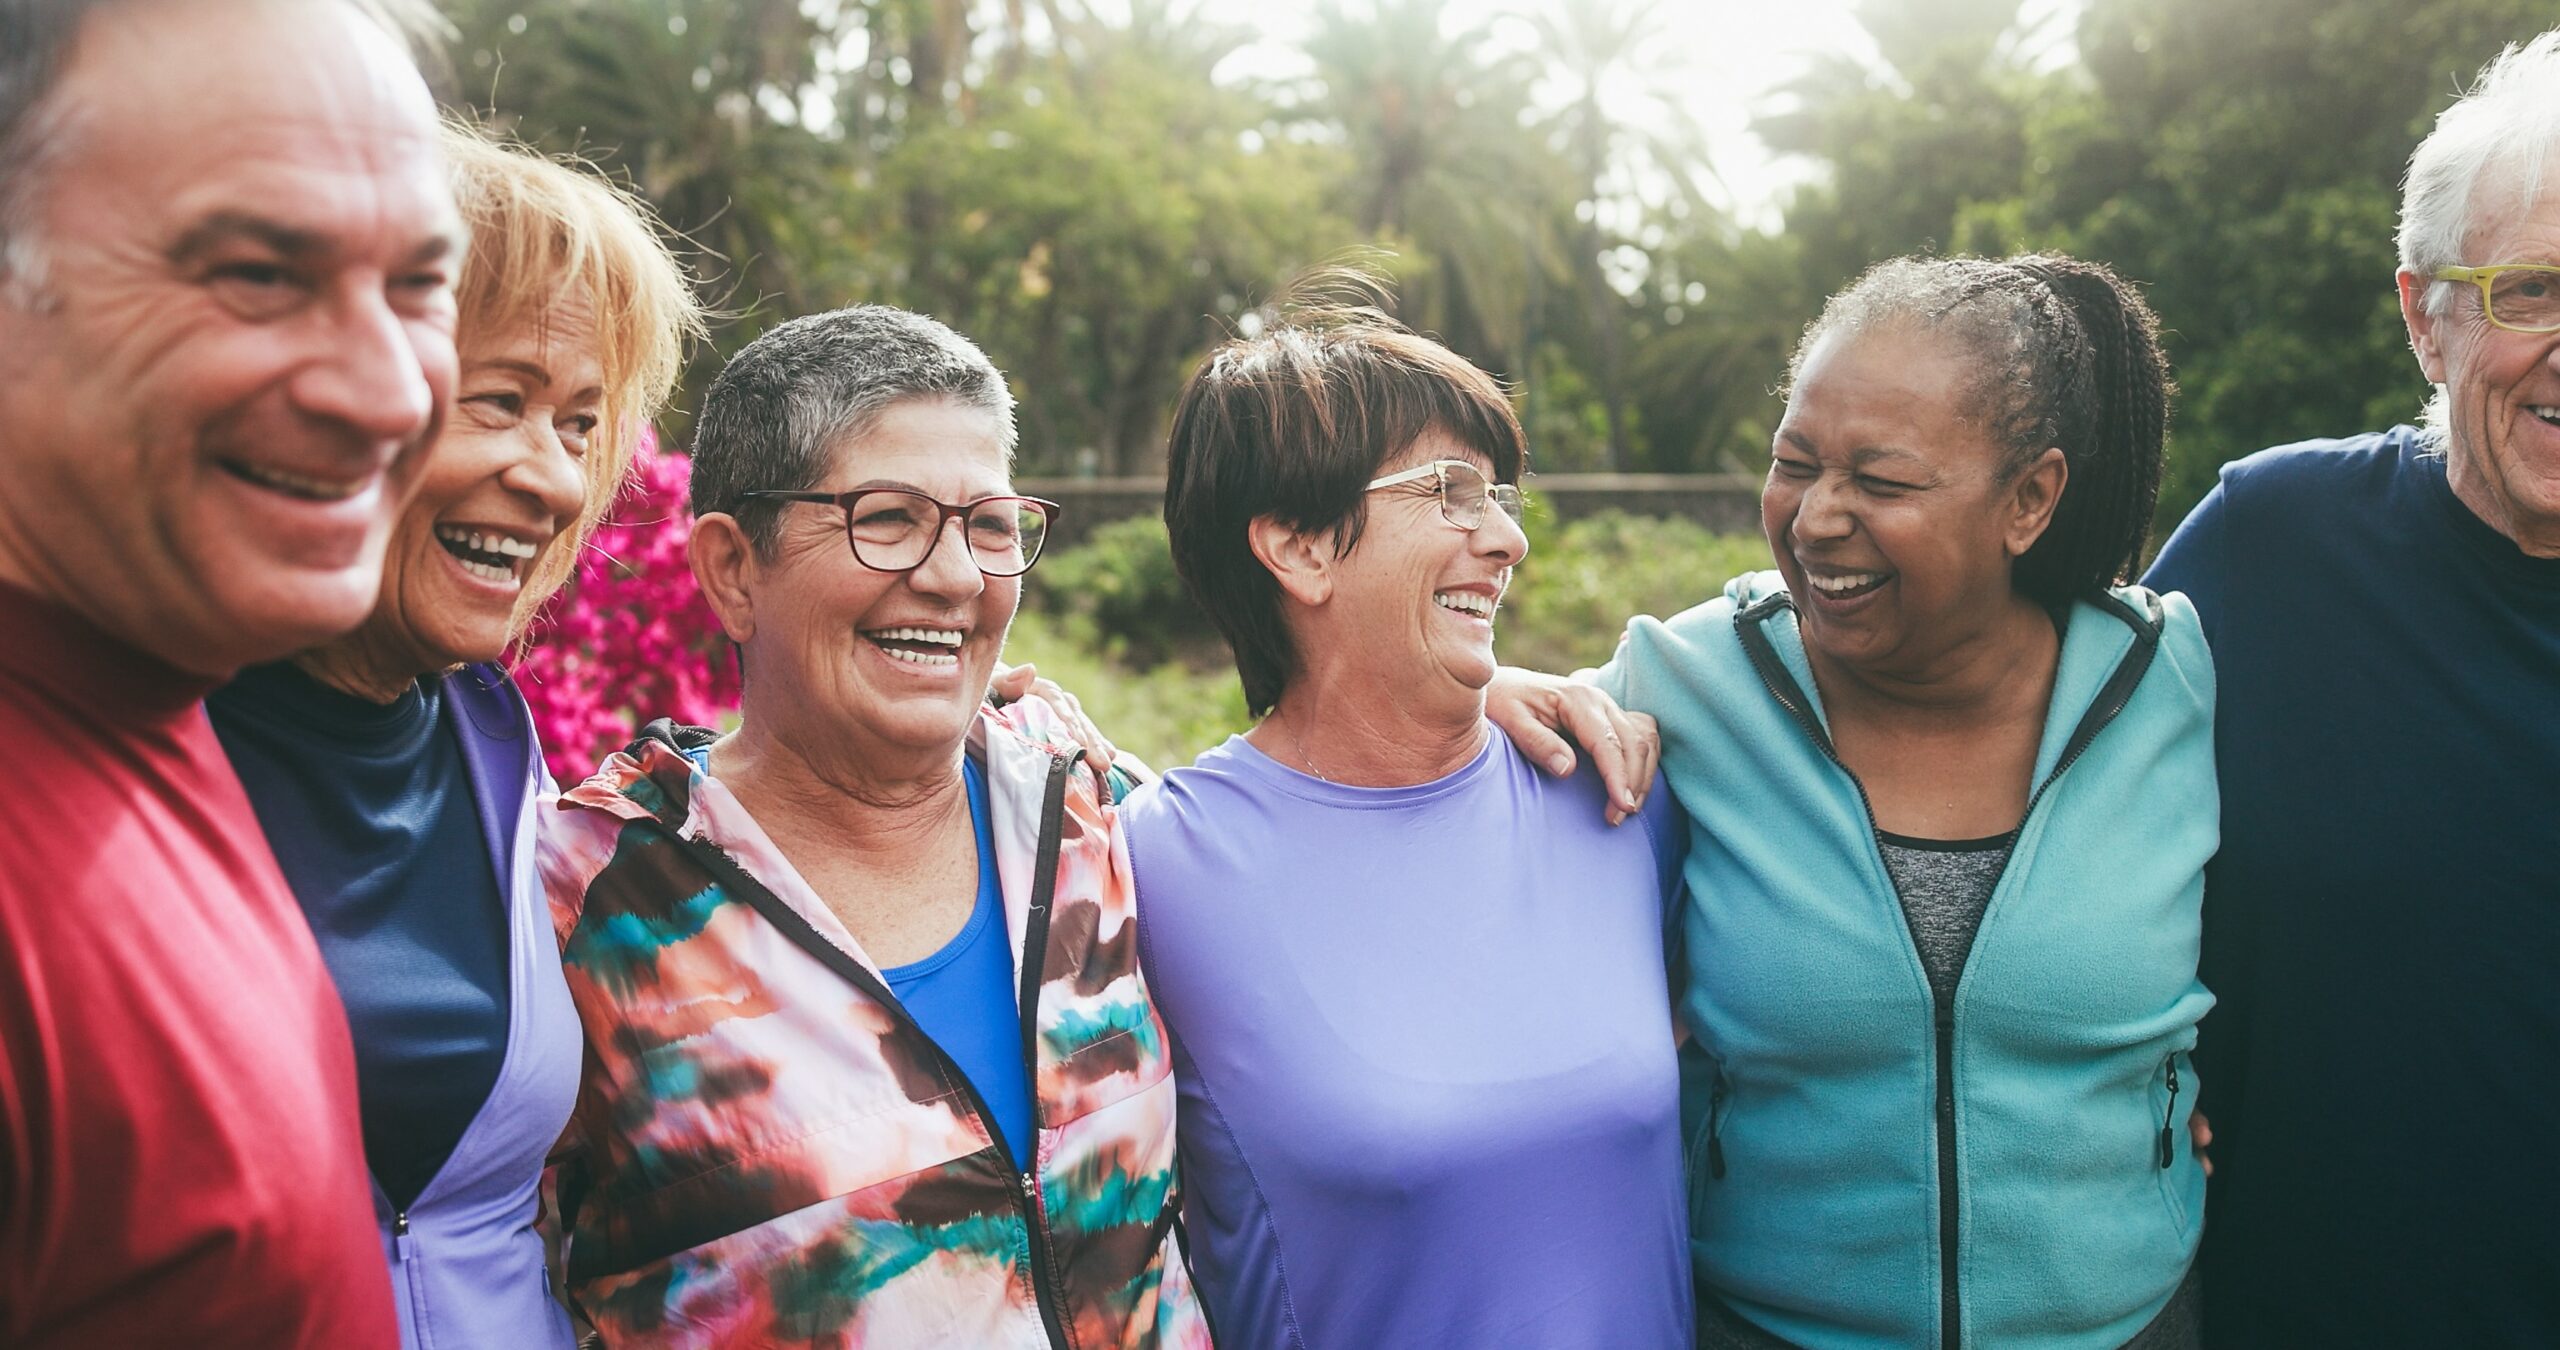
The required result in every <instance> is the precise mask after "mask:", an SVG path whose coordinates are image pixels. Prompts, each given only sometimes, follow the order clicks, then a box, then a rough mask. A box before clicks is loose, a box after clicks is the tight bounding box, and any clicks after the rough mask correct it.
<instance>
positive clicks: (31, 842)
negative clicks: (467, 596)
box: [0, 0, 462, 1350]
mask: <svg viewBox="0 0 2560 1350" xmlns="http://www.w3.org/2000/svg"><path fill="white" fill-rule="evenodd" d="M388 2H389V0H355V2H354V3H349V2H347V0H220V2H219V3H214V2H211V0H0V747H4V748H5V753H6V755H7V757H8V759H7V768H8V773H7V779H6V785H5V786H0V821H5V822H6V827H5V829H0V1344H4V1345H8V1346H12V1347H17V1348H18V1350H54V1348H56V1347H61V1348H64V1350H67V1348H68V1347H74V1346H79V1347H89V1346H139V1345H185V1346H189V1347H206V1346H217V1347H234V1346H236V1347H243V1350H246V1347H253V1346H254V1347H273V1346H307V1347H315V1348H316V1347H329V1350H340V1348H342V1347H355V1348H356V1350H367V1348H369V1347H388V1346H394V1345H397V1344H398V1343H399V1331H398V1325H397V1322H396V1319H395V1316H394V1312H393V1307H392V1301H391V1287H390V1281H389V1272H388V1269H387V1267H386V1264H385V1253H384V1252H383V1244H382V1243H381V1241H380V1240H379V1239H378V1238H377V1237H376V1234H375V1228H374V1224H373V1222H372V1214H371V1204H370V1201H369V1195H370V1192H371V1185H370V1181H369V1178H368V1175H367V1172H366V1169H365V1160H364V1155H363V1144H362V1136H361V1133H360V1130H359V1125H358V1117H357V1111H356V1101H355V1065H354V1060H353V1055H352V1051H351V1049H350V1047H349V1042H348V1035H347V1026H346V1018H345V1014H344V1012H343V1011H342V1010H341V1008H340V1005H339V1003H338V999H337V995H336V992H335V990H334V988H333V987H332V985H331V984H330V981H329V976H328V973H327V971H326V970H325V969H324V968H323V967H322V965H321V963H320V960H319V954H318V951H317V949H316V947H315V946H314V944H313V942H312V938H311V934H310V931H309V929H308V928H307V927H306V926H305V925H304V921H303V918H302V914H301V912H300V910H299V909H298V907H297V906H296V905H295V903H294V900H293V897H292V895H291V894H290V893H289V892H288V891H287V890H286V888H285V885H284V881H283V879H282V877H281V876H279V875H278V873H277V870H276V864H275V860H274V856H273V854H272V853H271V852H270V851H269V850H268V848H267V845H266V841H265V840H264V838H263V837H261V835H260V834H259V832H258V826H257V819H256V817H255V816H254V815H253V814H252V813H251V811H250V808H249V804H248V802H247V800H246V798H245V796H244V795H243V793H242V791H241V788H240V784H239V780H238V779H237V778H236V777H235V776H234V775H233V774H232V771H231V768H230V766H229V764H228V763H227V762H226V761H225V760H224V758H223V756H222V752H221V750H220V748H219V746H218V745H217V744H216V742H215V741H214V738H213V734H212V731H211V729H210V727H209V725H208V724H207V723H206V721H205V719H204V715H203V712H202V710H201V708H200V706H199V700H201V698H202V697H203V695H204V694H205V693H206V692H207V691H209V690H211V689H212V688H213V687H214V686H215V685H217V684H219V683H220V682H222V680H224V679H225V678H227V677H228V676H229V675H231V674H232V673H233V672H234V671H236V670H238V669H239V668H240V667H242V666H243V665H245V664H248V663H250V662H255V661H266V660H273V659H276V658H279V657H282V656H284V655H286V654H288V653H290V652H293V651H295V650H297V649H299V648H303V647H307V646H310V645H312V644H314V643H316V642H319V641H321V640H323V639H326V638H329V637H331V636H333V635H336V634H339V633H342V632H345V631H346V630H348V629H351V628H353V627H354V626H355V625H356V624H357V623H358V622H359V621H360V620H362V619H363V618H364V616H365V613H366V611H367V610H368V609H370V608H371V606H372V604H373V600H374V596H375V593H376V591H377V589H378V587H379V585H380V581H381V566H382V554H383V548H384V544H385V541H386V540H387V538H388V535H389V531H390V528H391V525H392V522H393V520H394V518H395V517H396V515H397V513H398V510H399V508H400V505H401V499H402V498H403V496H404V495H405V494H406V492H407V490H408V487H409V484H410V480H411V478H412V477H413V476H414V473H415V470H416V468H417V461H418V458H419V455H420V453H421V451H422V450H423V448H424V447H425V445H426V444H427V443H428V441H429V440H430V439H431V437H432V434H433V432H434V429H435V426H436V423H437V417H438V412H437V410H438V409H439V408H440V407H441V406H442V405H443V404H444V402H445V400H446V398H447V397H448V395H449V394H450V392H451V386H452V382H453V379H454V351H453V339H452V327H453V300H452V293H451V286H450V283H449V277H450V274H451V272H452V270H453V269H454V267H455V266H456V265H457V263H458V261H459V254H460V250H461V247H462V238H461V227H460V224H459V221H458V217H457V216H456V214H455V211H454V205H453V200H452V196H451V193H450V191H449V189H448V187H447V185H446V182H445V174H444V167H443V164H442V162H441V160H440V159H439V158H438V154H437V151H436V148H435V108H434V104H433V100H432V99H431V98H430V97H429V95H428V93H427V90H426V87H425V85H424V83H423V82H422V81H421V80H420V79H419V77H418V73H417V70H416V68H415V66H414V65H413V64H412V63H411V60H410V57H409V54H408V52H407V50H406V49H405V47H404V46H403V42H402V39H401V37H400V36H398V35H397V33H396V32H395V28H399V27H403V26H405V25H404V24H403V23H401V22H399V16H398V15H395V14H394V13H393V12H392V11H391V10H389V9H388V8H386V4H387V3H388Z"/></svg>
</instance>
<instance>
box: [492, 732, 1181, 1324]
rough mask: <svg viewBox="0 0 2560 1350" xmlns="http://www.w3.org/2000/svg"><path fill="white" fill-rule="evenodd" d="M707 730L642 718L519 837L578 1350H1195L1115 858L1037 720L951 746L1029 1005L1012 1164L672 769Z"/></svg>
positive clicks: (941, 1065)
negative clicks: (557, 1128) (571, 1039)
mask: <svg viewBox="0 0 2560 1350" xmlns="http://www.w3.org/2000/svg"><path fill="white" fill-rule="evenodd" d="M661 738H664V739H661ZM709 738H710V733H708V732H701V731H697V730H693V729H678V728H672V727H670V726H669V725H668V724H666V723H659V724H656V725H655V726H653V727H651V728H650V733H649V734H648V735H644V736H643V737H642V738H641V739H640V740H638V741H635V742H634V743H633V744H632V746H631V747H630V749H628V750H626V751H623V752H622V753H619V754H616V755H614V756H612V757H610V758H608V759H607V760H606V761H605V763H604V765H603V767H602V768H600V769H598V770H597V771H596V774H595V776H594V777H592V778H590V779H588V780H587V781H586V782H585V783H584V784H582V785H580V786H579V787H577V788H575V789H572V790H571V791H569V792H567V793H565V794H563V795H562V796H561V797H560V798H559V800H558V802H557V809H556V810H554V811H551V812H546V813H545V821H544V826H543V838H542V844H541V861H542V869H543V879H544V884H545V885H546V886H547V887H548V889H549V892H550V897H551V910H552V919H553V923H554V925H555V926H556V927H557V929H558V931H559V936H560V949H561V960H562V962H563V964H564V966H565V967H566V970H567V974H568V980H569V988H570V992H571V994H572V996H573V997H574V998H575V1000H576V1002H577V1005H578V1014H579V1017H580V1020H581V1021H582V1023H583V1024H584V1027H585V1033H586V1041H587V1056H586V1070H585V1079H584V1082H583V1083H582V1085H581V1088H580V1092H579V1099H578V1109H577V1115H576V1117H575V1118H574V1119H573V1120H572V1122H571V1124H570V1128H569V1134H568V1136H567V1137H566V1138H565V1139H564V1140H563V1148H564V1159H565V1160H564V1162H563V1163H562V1176H561V1181H560V1186H561V1195H562V1200H563V1208H564V1209H565V1210H568V1211H569V1212H570V1213H569V1218H568V1220H567V1223H568V1266H569V1285H570V1292H571V1294H572V1296H573V1297H574V1299H575V1300H576V1302H577V1303H578V1305H579V1306H580V1307H581V1309H583V1310H584V1311H585V1312H586V1314H587V1315H588V1317H589V1318H590V1319H592V1320H593V1322H594V1323H595V1325H596V1327H597V1328H598V1329H599V1330H600V1331H602V1332H603V1334H604V1339H605V1342H606V1344H608V1345H646V1346H826V1347H841V1348H842V1350H855V1348H856V1347H872V1348H873V1350H906V1348H907V1347H917V1348H918V1350H921V1348H922V1347H941V1346H951V1347H970V1348H971V1350H1003V1348H1007V1347H1024V1348H1026V1350H1028V1348H1030V1347H1051V1348H1052V1350H1102V1348H1103V1347H1118V1348H1124V1350H1138V1348H1140V1347H1166V1348H1167V1350H1191V1348H1192V1347H1206V1346H1207V1345H1208V1344H1209V1337H1208V1333H1207V1328H1206V1324H1205V1322H1204V1321H1203V1319H1202V1316H1201V1313H1200V1309H1199V1303H1198V1300H1197V1298H1196V1297H1195V1296H1194V1294H1193V1292H1192V1288H1191V1276H1190V1270H1189V1267H1188V1266H1187V1265H1186V1263H1185V1260H1184V1257H1183V1254H1182V1249H1181V1237H1180V1234H1179V1232H1178V1231H1177V1228H1176V1223H1177V1218H1176V1216H1177V1199H1176V1196H1175V1194H1174V1141H1173V1121H1174V1084H1173V1079H1172V1077H1171V1071H1170V1061H1169V1059H1168V1056H1167V1054H1166V1048H1165V1033H1164V1026H1163V1024H1162V1023H1161V1022H1159V1021H1158V1020H1157V1018H1156V1013H1155V1009H1154V1005H1153V1004H1152V1003H1151V1002H1150V1001H1149V998H1148V995H1147V990H1146V985H1145V984H1144V982H1143V981H1142V980H1141V979H1140V978H1139V974H1138V964H1137V948H1136V944H1135V941H1134V939H1135V936H1136V933H1137V928H1136V920H1135V915H1134V912H1133V910H1132V908H1131V904H1132V897H1131V888H1130V881H1129V862H1128V852H1127V848H1126V846H1125V845H1124V843H1123V842H1122V839H1121V836H1120V827H1119V822H1118V820H1117V817H1116V816H1115V815H1114V813H1113V811H1112V809H1111V808H1110V807H1109V806H1107V805H1106V804H1105V802H1104V799H1103V798H1102V797H1101V796H1100V795H1099V793H1098V792H1097V788H1096V783H1095V779H1094V775H1093V774H1092V773H1091V772H1090V771H1089V770H1087V769H1085V768H1083V767H1081V761H1080V752H1078V751H1077V750H1075V748H1074V746H1073V742H1072V741H1071V740H1069V739H1068V738H1067V737H1066V735H1065V733H1064V731H1063V729H1061V728H1060V727H1059V726H1058V725H1057V724H1056V722H1055V720H1054V719H1053V718H1052V717H1051V716H1050V715H1049V713H1048V711H1047V709H1046V708H1045V707H1043V706H1041V705H1040V704H1038V703H1037V702H1036V701H1035V702H1032V703H1028V704H1017V705H1015V706H1014V707H1013V708H1010V709H1007V710H1006V711H1004V712H1002V713H994V712H989V713H986V714H983V715H982V716H981V717H980V718H979V720H978V722H977V724H976V726H975V727H974V728H973V730H972V732H971V734H970V746H971V751H972V753H974V754H977V755H980V756H981V757H982V762H983V763H984V765H985V767H986V771H987V773H986V776H987V786H988V795H989V798H990V804H991V806H992V812H991V815H992V820H991V822H990V824H991V826H992V829H993V833H994V836H995V855H996V866H997V871H998V873H999V875H1000V877H1001V879H1002V883H1003V888H1004V897H1005V921H1006V925H1007V928H1008V930H1009V931H1010V933H1011V934H1012V936H1013V947H1014V961H1015V969H1016V971H1017V973H1018V974H1019V975H1020V976H1021V979H1022V986H1023V988H1022V991H1021V994H1020V995H1019V999H1020V1003H1021V1005H1022V1006H1024V1007H1026V1008H1027V1009H1028V1010H1029V1013H1030V1015H1029V1016H1028V1017H1026V1018H1025V1019H1024V1021H1025V1026H1024V1032H1023V1034H1024V1038H1025V1041H1026V1042H1027V1044H1028V1045H1029V1046H1030V1048H1031V1060H1032V1074H1033V1084H1032V1089H1033V1101H1034V1111H1035V1113H1036V1116H1037V1123H1038V1126H1039V1128H1038V1131H1037V1137H1038V1144H1037V1146H1036V1151H1037V1154H1038V1157H1037V1161H1036V1164H1034V1165H1033V1166H1032V1167H1031V1168H1030V1169H1029V1170H1027V1171H1026V1170H1025V1169H1024V1168H1023V1167H1022V1166H1020V1165H1018V1164H1017V1163H1016V1161H1015V1160H1014V1159H1013V1158H1012V1156H1011V1153H1010V1151H1009V1150H1008V1149H1007V1148H1006V1146H1005V1144H1004V1142H1003V1138H1002V1135H1001V1133H1000V1132H997V1131H994V1130H992V1129H991V1128H990V1127H989V1120H990V1117H989V1115H988V1113H987V1110H986V1108H985V1106H984V1104H983V1103H982V1102H981V1101H980V1099H979V1097H978V1094H977V1092H976V1091H975V1089H974V1088H972V1087H971V1086H970V1084H969V1083H968V1080H967V1079H966V1077H965V1076H964V1075H963V1074H962V1073H961V1071H960V1070H959V1068H958V1067H957V1066H956V1065H955V1064H954V1063H953V1062H952V1061H951V1059H950V1058H949V1057H948V1056H947V1055H945V1054H944V1053H943V1052H942V1050H941V1049H940V1048H939V1047H937V1046H936V1045H934V1044H933V1042H932V1041H931V1040H930V1039H928V1038H927V1037H926V1036H925V1034H924V1033H923V1032H922V1031H920V1030H918V1029H917V1027H916V1025H915V1023H914V1022H913V1021H912V1020H911V1019H910V1018H909V1017H908V1016H907V1014H906V1013H905V1011H904V1010H903V1009H901V1008H900V1007H899V1006H898V1004H897V1002H896V1000H895V999H894V998H893V997H891V995H890V994H889V992H888V988H887V986H886V985H885V984H884V983H883V982H882V980H881V976H880V969H879V967H878V966H877V965H876V964H875V963H873V961H872V960H871V958H870V957H868V956H866V955H864V954H863V951H862V949H861V947H860V946H859V945H858V944H856V943H855V942H854V940H853V938H852V936H851V935H850V934H849V933H847V932H846V930H845V928H844V926H843V925H842V923H841V922H839V921H838V920H837V919H836V917H835V915H834V914H833V913H832V912H831V911H830V910H829V909H828V908H827V907H826V905H825V904H824V903H823V902H821V901H820V900H819V899H818V897H817V896H816V894H815V893H813V892H812V891H811V890H810V889H809V886H808V884H807V883H806V882H805V881H803V880H802V879H801V877H800V874H799V873H798V872H797V871H795V870H793V868H792V866H791V865H790V863H789V862H788V861H786V860H785V859H784V858H783V857H782V855H781V853H780V852H779V851H778V850H777V849H776V848H775V847H774V845H773V843H772V842H771V841H770V840H769V839H768V838H767V837H766V836H765V833H764V831H763V830H762V829H761V828H759V827H758V826H757V824H756V822H755V821H754V820H753V819H751V818H749V816H748V815H747V813H746V812H745V810H744V809H743V808H742V807H741V806H740V805H739V803H738V800H737V798H735V797H734V796H732V795H731V794H730V793H729V791H728V789H727V788H725V787H724V786H723V785H722V784H721V783H720V782H719V781H718V780H716V779H714V778H712V777H710V776H709V775H708V774H707V773H706V772H704V770H703V769H702V768H701V767H699V766H698V765H697V764H696V763H695V762H694V761H693V760H691V759H689V758H687V757H686V756H685V755H684V754H683V753H681V751H680V750H679V748H678V746H679V745H681V746H682V747H683V748H685V749H690V748H694V747H695V746H696V745H699V744H705V743H708V740H709ZM671 741H672V742H674V743H672V744H671V743H670V742H671ZM742 873H743V875H741V874H742ZM749 878H752V881H753V882H756V883H761V886H758V885H755V884H751V883H750V882H749V880H748V879H749ZM1026 934H1027V935H1028V938H1029V941H1028V943H1027V944H1026V942H1025V935H1026ZM1026 946H1027V949H1028V950H1030V951H1031V952H1033V953H1034V954H1036V955H1037V957H1038V963H1037V965H1036V966H1035V967H1034V969H1033V970H1031V971H1028V972H1024V971H1023V970H1022V965H1023V952H1024V951H1025V950H1026Z"/></svg>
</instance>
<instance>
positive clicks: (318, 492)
mask: <svg viewBox="0 0 2560 1350" xmlns="http://www.w3.org/2000/svg"><path fill="white" fill-rule="evenodd" d="M224 462H225V463H228V464H229V465H230V466H231V467H232V469H233V470H235V471H237V472H238V473H239V475H240V476H241V477H243V478H246V479H248V480H249V481H250V482H253V483H260V484H264V485H265V486H267V487H271V488H277V489H280V490H282V491H285V492H290V493H292V494H293V495H294V496H297V497H308V498H310V499H312V500H313V501H322V502H342V501H345V500H346V499H347V498H349V497H352V496H354V495H356V494H357V493H359V492H362V491H363V490H364V488H365V484H366V483H368V482H370V481H371V480H370V479H358V480H356V481H355V482H352V483H332V482H330V481H329V480H327V479H325V478H305V477H303V476H302V475H301V474H298V473H287V472H285V471H284V470H282V469H271V468H268V467H267V466H265V465H263V464H247V463H242V462H241V461H239V460H226V461H224Z"/></svg>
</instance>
